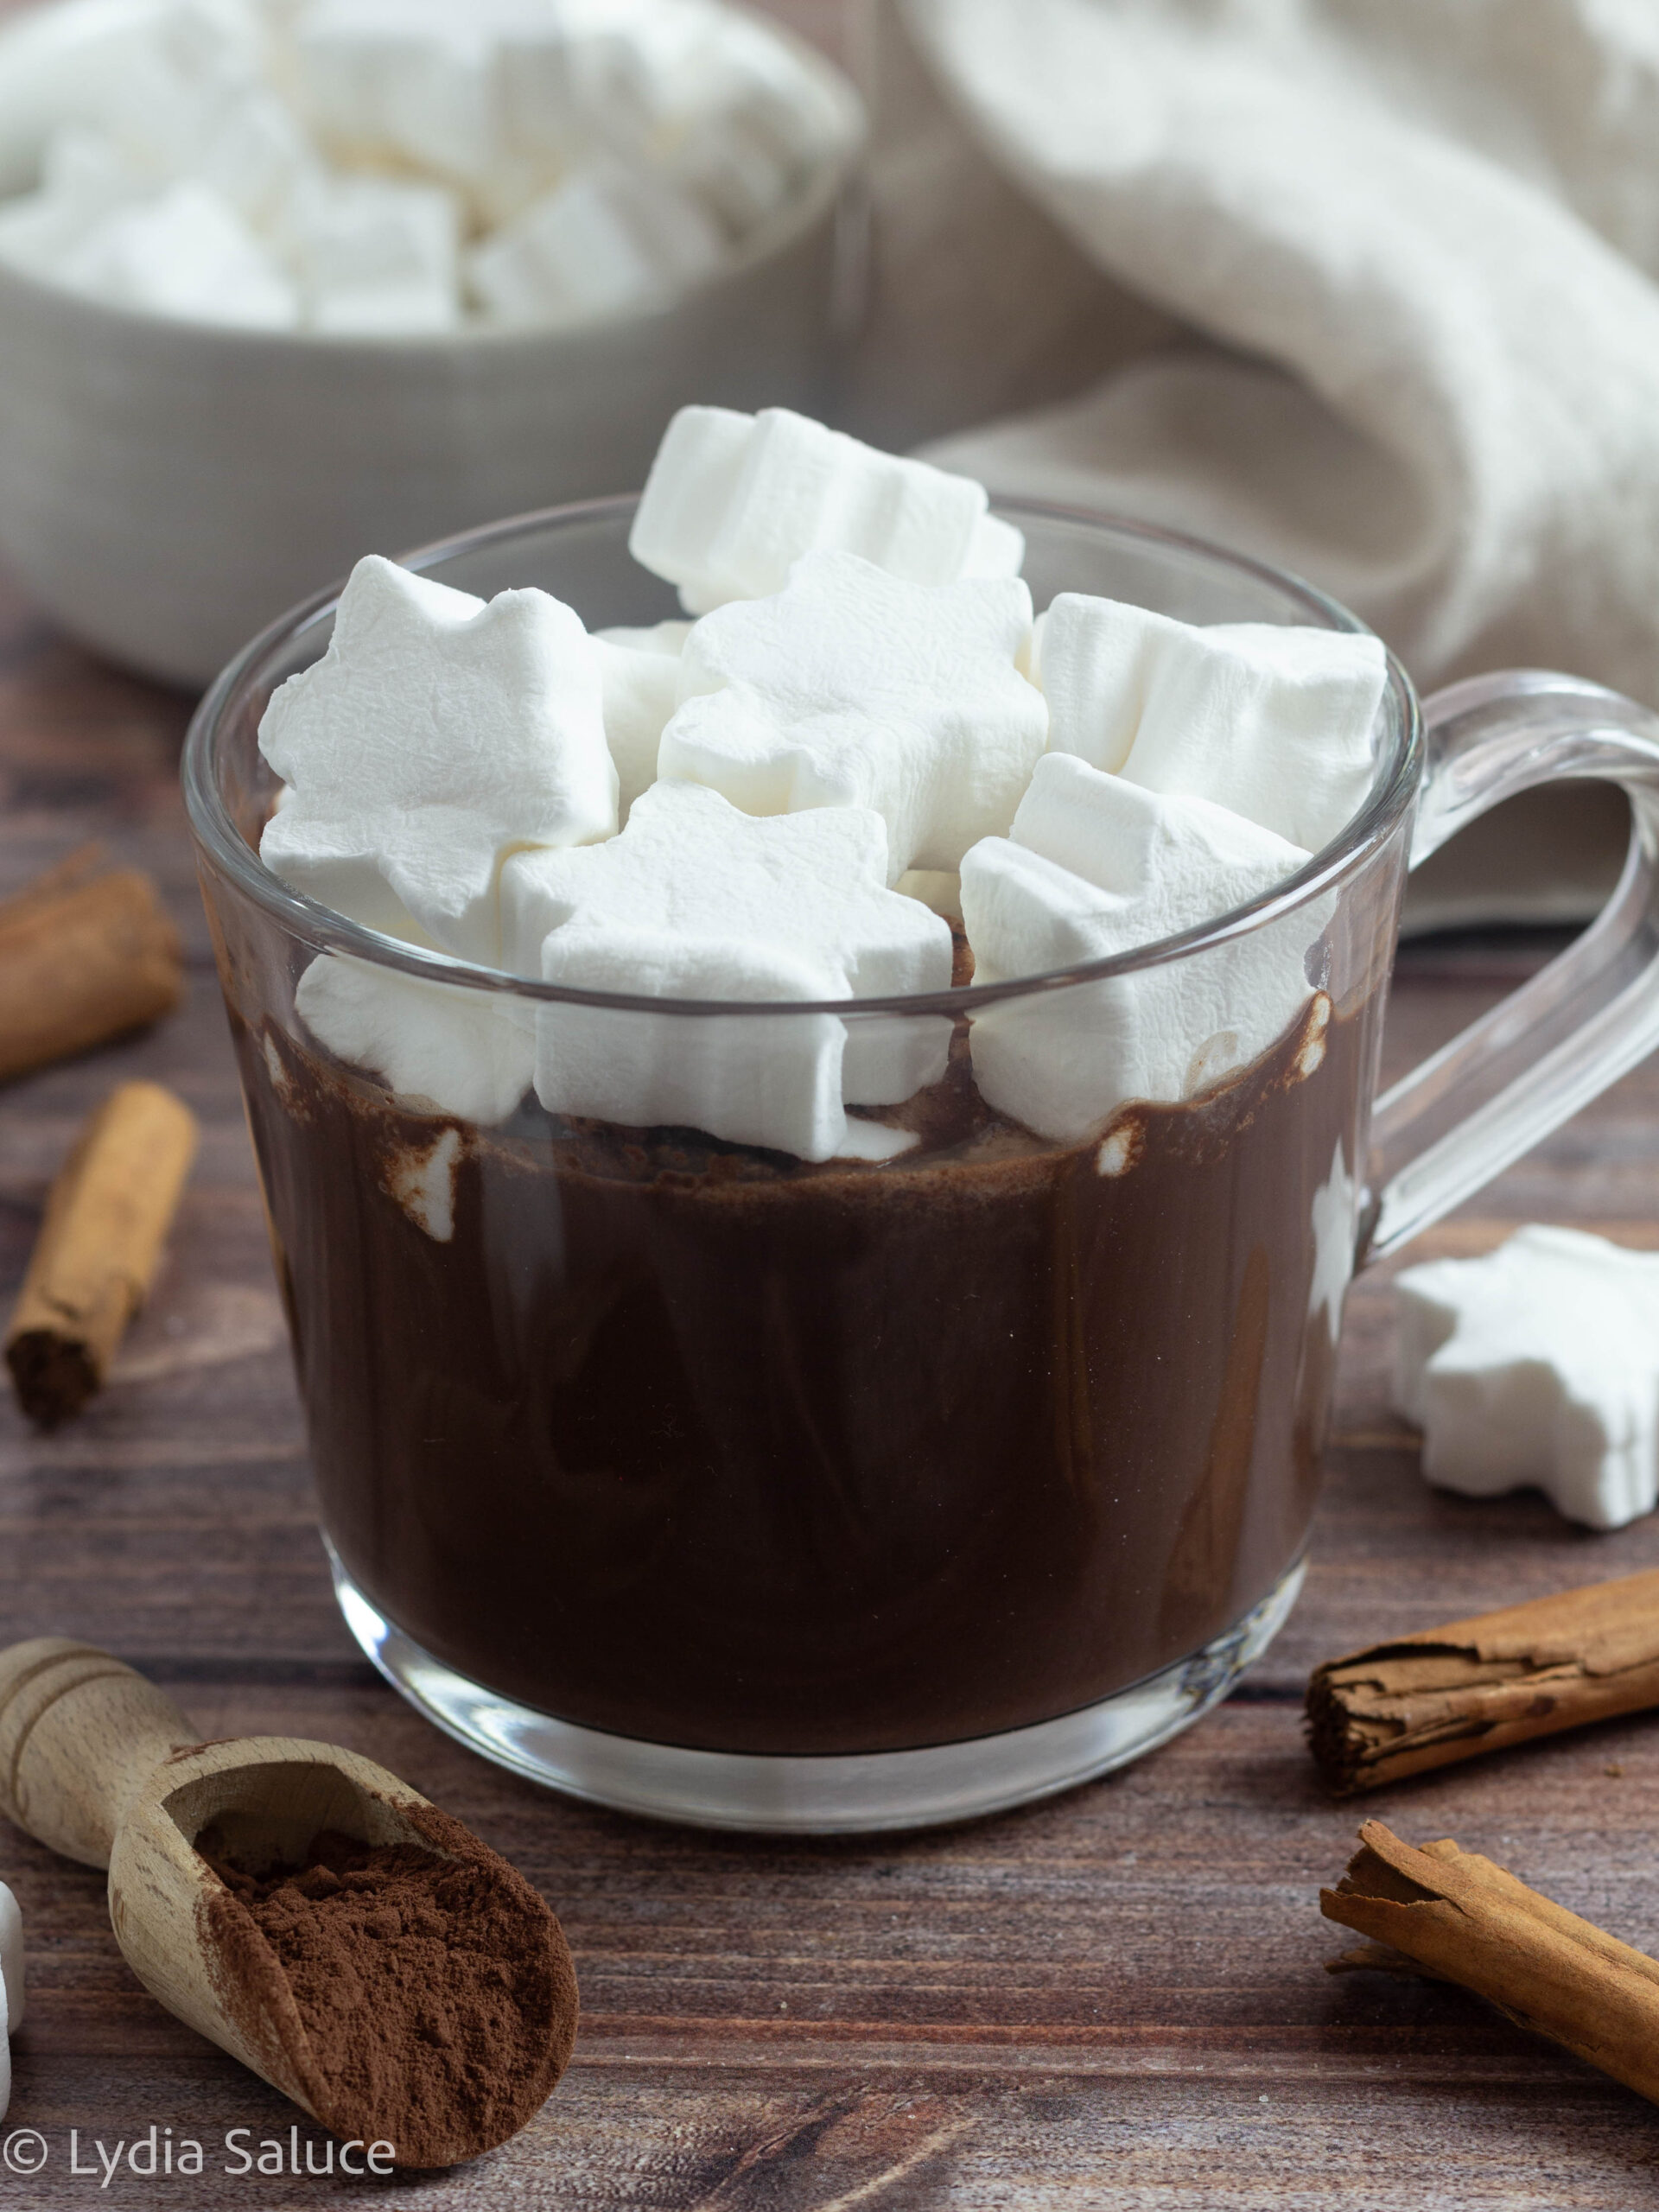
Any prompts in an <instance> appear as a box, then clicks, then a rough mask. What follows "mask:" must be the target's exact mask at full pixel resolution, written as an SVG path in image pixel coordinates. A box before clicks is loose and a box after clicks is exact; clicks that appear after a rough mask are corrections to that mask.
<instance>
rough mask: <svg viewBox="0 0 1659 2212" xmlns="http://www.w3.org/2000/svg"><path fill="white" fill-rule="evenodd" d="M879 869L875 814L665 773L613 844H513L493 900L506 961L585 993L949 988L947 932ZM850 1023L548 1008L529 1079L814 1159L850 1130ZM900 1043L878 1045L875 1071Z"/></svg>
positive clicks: (701, 994) (559, 1096)
mask: <svg viewBox="0 0 1659 2212" xmlns="http://www.w3.org/2000/svg"><path fill="white" fill-rule="evenodd" d="M886 879H887V836H886V830H885V828H884V825H883V823H882V822H881V818H880V816H879V815H876V814H874V813H872V812H871V811H869V810H868V809H865V808H860V807H839V808H834V809H823V810H818V811H817V812H813V813H808V814H798V815H787V816H782V817H775V818H772V819H766V820H756V819H754V818H753V817H750V816H748V815H746V814H743V813H741V812H740V811H739V810H738V809H736V808H735V807H734V806H731V805H729V804H728V803H727V801H726V800H725V799H723V798H721V796H720V795H719V793H718V792H716V791H706V790H704V789H702V787H701V786H700V785H695V784H684V783H676V782H664V783H658V784H655V785H652V788H651V789H650V790H649V791H645V793H644V794H643V795H642V796H641V797H640V798H639V799H638V800H637V801H636V803H635V804H634V808H633V811H632V815H631V816H630V817H629V820H628V826H627V828H626V829H625V830H624V831H623V832H622V833H621V835H620V836H618V837H615V838H613V839H612V840H611V841H610V842H608V843H606V844H603V845H593V846H586V847H583V848H582V849H579V850H575V851H569V852H562V853H555V852H542V853H526V854H519V855H514V856H513V857H512V859H510V860H509V861H507V863H506V865H505V868H504V869H503V871H502V884H501V896H502V909H503V916H504V925H505V931H506V937H507V944H508V951H509V957H510V959H512V962H513V963H514V965H515V966H516V968H517V969H518V972H519V973H521V974H527V975H539V976H542V977H543V979H544V980H545V981H547V982H556V983H562V984H565V985H567V986H569V987H570V988H575V989H579V990H594V991H615V992H623V993H627V994H630V995H637V996H641V997H647V998H662V999H666V1000H684V999H702V1000H736V1001H761V1002H764V1001H767V1000H819V1001H822V1000H836V999H855V998H878V997H887V996H893V995H900V994H911V993H915V992H919V991H942V990H944V989H947V988H949V985H950V930H949V929H948V927H947V926H946V925H945V924H944V922H942V921H941V920H940V919H939V918H938V916H937V915H935V914H931V913H930V912H928V910H927V909H926V908H925V906H921V905H920V904H919V903H918V901H917V900H915V899H906V898H901V897H900V896H899V894H898V893H894V892H891V891H889V890H888V889H887V881H886ZM944 1027H945V1030H946V1032H947V1041H948V1031H949V1024H948V1023H946V1024H944ZM847 1034H848V1033H847V1025H846V1023H845V1022H843V1021H842V1020H841V1019H840V1018H839V1017H838V1016H837V1015H836V1014H781V1015H775V1016H757V1015H746V1014H733V1015H709V1014H673V1013H670V1012H665V1013H664V1014H660V1015H658V1014H633V1013H621V1012H618V1011H617V1010H615V1009H612V1008H605V1007H584V1006H581V1005H573V1004H570V1005H568V1004H560V1003H554V1004H550V1005H543V1006H542V1007H538V1008H537V1056H536V1089H537V1096H539V1097H540V1099H541V1102H542V1103H543V1106H545V1107H546V1108H547V1109H548V1110H549V1111H550V1113H556V1114H565V1115H573V1116H584V1117H586V1116H592V1117H594V1118H597V1119H600V1120H602V1121H607V1122H620V1123H621V1124H623V1125H624V1126H626V1127H645V1128H650V1127H655V1126H658V1125H671V1126H683V1127H687V1128H697V1129H702V1130H706V1131H707V1132H708V1133H709V1135H712V1136H715V1137H718V1138H721V1139H724V1140H725V1141H728V1142H731V1143H735V1144H754V1145H761V1146H765V1147H768V1148H770V1149H772V1150H776V1151H779V1152H787V1153H793V1154H796V1155H797V1156H798V1157H799V1158H801V1159H804V1160H827V1159H829V1158H830V1157H831V1156H832V1155H833V1154H836V1152H837V1151H839V1150H840V1149H841V1148H842V1146H843V1145H844V1143H845V1142H846V1140H847V1119H846V1114H845V1111H844V1106H843V1094H842V1074H843V1070H842V1063H843V1059H844V1057H845V1053H846V1049H847ZM875 1058H877V1059H878V1060H881V1059H883V1058H887V1062H888V1069H887V1071H888V1072H891V1071H892V1070H891V1062H892V1058H893V1056H892V1055H891V1054H890V1053H889V1054H887V1055H884V1054H883V1053H881V1052H878V1053H877V1054H876V1055H875Z"/></svg>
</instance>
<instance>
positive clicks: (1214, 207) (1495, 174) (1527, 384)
mask: <svg viewBox="0 0 1659 2212" xmlns="http://www.w3.org/2000/svg"><path fill="white" fill-rule="evenodd" d="M893 4H894V6H895V7H896V8H897V10H899V14H900V15H901V16H902V22H903V25H904V28H905V30H906V32H907V33H908V37H909V41H912V42H913V46H914V48H915V50H916V52H917V53H918V54H920V55H921V56H922V57H924V59H925V62H926V65H927V67H928V70H929V72H930V73H931V76H932V78H933V79H934V81H935V83H936V85H937V86H938V88H940V89H941V90H942V92H943V93H944V102H943V103H942V104H941V103H940V102H938V100H937V99H935V100H934V102H933V103H932V104H931V105H929V104H928V102H927V101H926V100H925V99H924V98H922V97H920V96H919V95H918V92H917V88H916V86H915V84H914V81H913V71H914V67H915V64H914V60H913V57H910V58H907V57H906V55H905V54H904V53H903V51H902V48H901V46H900V44H899V41H897V40H896V39H895V38H894V36H893V29H894V26H893V23H892V22H888V23H887V26H886V29H885V33H884V35H883V37H882V40H881V50H880V57H879V59H880V72H881V76H880V82H879V83H878V86H877V92H878V99H877V113H878V122H879V124H880V133H879V136H878V143H877V154H876V167H875V172H874V184H875V192H876V200H877V209H878V231H877V258H876V270H877V288H876V289H877V314H876V316H875V321H874V330H873V332H872V334H871V337H870V340H869V341H868V345H867V347H866V350H865V354H864V358H863V359H862V361H861V365H860V372H859V374H858V375H857V376H856V377H855V382H854V386H853V405H854V410H855V413H856V412H860V411H861V414H862V419H863V421H864V422H865V423H868V424H870V425H871V426H872V427H889V426H890V427H893V428H897V429H900V430H901V431H903V432H906V433H908V434H909V435H912V437H914V438H918V439H920V438H926V437H928V436H929V435H930V434H932V436H933V441H934V442H931V443H930V444H929V445H927V447H926V448H925V450H926V451H927V452H928V454H929V457H930V458H932V459H935V460H939V461H944V462H945V463H947V464H948V465H950V466H952V467H960V468H963V469H964V470H967V471H969V472H970V473H972V474H976V475H978V476H981V477H982V478H984V479H985V480H987V481H988V482H989V483H990V485H991V486H992V487H993V488H994V489H995V490H1001V491H1004V492H1010V493H1012V492H1023V493H1032V494H1036V495H1039V496H1047V497H1052V498H1057V499H1070V500H1076V501H1079V502H1081V503H1084V504H1087V505H1096V506H1104V507H1113V508H1117V509H1120V510H1125V511H1128V512H1132V513H1135V514H1138V515H1141V516H1146V517H1149V518H1153V519H1154V520H1161V521H1166V522H1168V523H1171V524H1176V525H1178V526H1180V527H1183V528H1186V529H1192V530H1196V531H1200V532H1202V533H1204V534H1205V535H1208V536H1211V537H1217V538H1219V539H1221V540H1223V541H1224V542H1225V543H1230V544H1232V545H1234V546H1236V547H1238V548H1240V549H1242V550H1246V551H1249V552H1254V553H1256V554H1259V555H1262V556H1265V557H1267V558H1268V559H1270V560H1274V561H1276V562H1279V563H1282V564H1283V565H1285V566H1287V567H1289V568H1291V569H1295V570H1298V571H1299V572H1300V573H1301V574H1303V575H1307V576H1309V577H1311V578H1312V579H1313V581H1315V582H1318V583H1319V584H1321V585H1323V586H1324V587H1325V588H1326V589H1328V590H1330V591H1332V592H1333V593H1335V594H1336V595H1337V596H1338V598H1340V599H1342V600H1344V601H1346V602H1347V603H1348V604H1349V605H1350V606H1351V607H1354V608H1355V610H1356V611H1357V613H1360V614H1361V615H1363V617H1364V618H1365V619H1366V620H1368V621H1370V623H1372V624H1373V625H1374V626H1376V628H1377V629H1378V630H1379V631H1380V632H1382V634H1383V636H1384V637H1385V638H1386V639H1388V640H1389V643H1390V644H1392V645H1395V647H1396V649H1397V650H1398V651H1399V652H1401V654H1402V658H1404V659H1405V660H1406V662H1407V664H1408V666H1409V667H1410V668H1411V670H1412V671H1413V673H1414V676H1415V677H1416V678H1417V679H1418V681H1419V683H1421V684H1422V685H1423V686H1424V687H1425V688H1427V687H1428V686H1431V685H1433V684H1437V683H1443V682H1445V681H1446V680H1448V679H1450V678H1452V677H1455V676H1459V675H1463V674H1467V673H1470V672H1471V671H1476V670H1479V669H1486V668H1492V667H1497V666H1502V665H1504V664H1517V663H1524V664H1534V665H1537V664H1545V665H1554V666H1557V667H1560V668H1565V669H1568V670H1571V671H1575V672H1578V673H1580V674H1584V675H1587V676H1592V677H1597V678H1599V680H1600V681H1602V682H1604V683H1611V684H1613V685H1616V686H1617V687H1618V688H1619V689H1620V690H1627V691H1629V692H1630V693H1632V694H1633V695H1634V696H1637V697H1638V698H1643V699H1646V700H1649V701H1650V702H1655V703H1659V283H1656V278H1659V6H1656V5H1655V4H1653V0H893ZM907 69H908V70H909V71H910V72H912V76H911V78H910V79H906V70H907ZM953 113H954V117H955V118H957V119H956V120H953ZM964 126H965V128H964ZM988 170H989V171H991V172H994V173H995V174H994V175H988ZM1022 203H1023V205H1022ZM1011 260H1012V262H1013V264H1014V265H1013V266H1010V265H1009V264H1010V261H1011ZM1096 271H1097V272H1099V278H1100V280H1101V281H1099V282H1096V279H1095V277H1094V273H1093V272H1096ZM923 362H927V363H930V364H931V376H930V375H929V374H928V373H926V372H924V371H923V370H922V368H921V364H922V363H923ZM1103 370H1107V371H1109V373H1107V374H1105V375H1104V376H1102V375H1101V372H1102V371H1103ZM906 372H908V378H907V376H906ZM1085 387H1086V388H1085ZM1068 390H1069V391H1071V393H1072V394H1073V395H1076V394H1077V393H1078V392H1079V391H1081V396H1080V397H1077V396H1073V397H1069V398H1065V399H1062V400H1060V401H1059V403H1058V404H1046V405H1045V404H1041V403H1043V402H1046V401H1050V402H1052V401H1053V400H1054V398H1055V396H1056V394H1057V393H1058V392H1061V391H1068ZM1033 401H1034V402H1036V403H1038V406H1037V411H1034V412H1027V413H1024V414H1016V415H1014V416H1011V417H1008V416H1003V418H1002V419H996V420H993V421H991V422H990V423H979V424H976V426H974V427H971V428H970V427H967V426H968V425H969V423H972V422H973V418H974V416H975V413H976V411H977V412H978V413H979V414H980V415H981V416H983V415H987V414H997V413H998V412H999V410H1007V409H1008V408H1011V407H1012V408H1019V407H1020V406H1022V405H1023V406H1026V407H1027V408H1029V407H1030V405H1031V404H1032V403H1033ZM930 414H931V420H930V419H929V416H930ZM884 418H885V419H884ZM941 432H944V433H948V434H949V435H945V436H944V438H943V440H942V441H941V440H940V438H939V436H938V434H939V433H941ZM1599 818H1600V819H1601V820H1603V821H1604V822H1605V821H1606V820H1607V819H1608V817H1607V816H1606V814H1605V810H1604V812H1603V814H1602V816H1601V817H1599ZM1471 857H1472V856H1471ZM1498 865H1499V869H1500V874H1503V873H1506V871H1503V868H1502V864H1501V856H1500V857H1499V861H1498ZM1556 890H1557V893H1559V891H1560V887H1559V886H1557V887H1556ZM1504 903H1505V894H1504V891H1503V886H1502V884H1501V883H1500V884H1499V885H1498V887H1497V891H1496V893H1495V898H1489V899H1488V900H1487V904H1488V906H1493V905H1494V904H1495V905H1496V906H1497V908H1502V907H1503V905H1504ZM1517 903H1519V904H1522V905H1524V904H1526V903H1527V902H1526V901H1524V900H1521V901H1518V902H1517ZM1574 903H1575V902H1574V900H1573V898H1571V897H1567V898H1566V899H1562V898H1561V897H1560V896H1557V897H1556V898H1555V900H1554V905H1555V907H1556V909H1558V910H1560V911H1567V910H1570V909H1571V908H1572V907H1573V906H1574ZM1577 903H1578V904H1579V905H1580V906H1582V905H1583V904H1584V903H1585V901H1584V899H1580V900H1578V902H1577ZM1546 904H1547V905H1548V899H1546Z"/></svg>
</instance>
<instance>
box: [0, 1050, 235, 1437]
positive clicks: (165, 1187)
mask: <svg viewBox="0 0 1659 2212" xmlns="http://www.w3.org/2000/svg"><path fill="white" fill-rule="evenodd" d="M195 1151H196V1118H195V1116H194V1114H192V1113H191V1111H190V1109H189V1108H188V1106H186V1105H185V1104H184V1103H183V1102H182V1101H181V1100H180V1099H178V1098H175V1096H173V1093H172V1092H171V1091H170V1090H162V1087H161V1085H160V1084H155V1083H124V1084H122V1085H121V1087H120V1089H119V1090H116V1091H113V1092H111V1095H110V1096H109V1097H108V1098H107V1099H105V1102H104V1103H103V1105H102V1106H100V1107H99V1109H98V1111H97V1113H96V1114H94V1115H93V1116H92V1119H91V1121H90V1122H87V1124H86V1128H84V1129H83V1130H82V1132H81V1134H80V1136H79V1139H78V1141H77V1142H76V1144H75V1147H74V1150H73V1152H72V1153H71V1154H70V1155H69V1158H68V1160H67V1161H66V1162H65V1164H64V1166H63V1169H62V1171H61V1173H60V1174H59V1176H58V1179H57V1180H56V1181H55V1182H54V1184H53V1185H52V1188H51V1191H50V1192H49V1193H48V1198H47V1202H46V1215H45V1218H44V1219H43V1221H42V1222H41V1233H40V1237H39V1240H38V1242H37V1243H36V1244H35V1251H34V1255H33V1257H32V1258H31V1259H30V1261H29V1273H28V1274H27V1275H26V1276H25V1277H24V1279H23V1287H22V1294H21V1295H20V1296H19V1298H18V1300H17V1306H16V1312H15V1313H13V1315H12V1317H11V1325H10V1328H9V1329H8V1330H7V1332H6V1363H7V1365H8V1366H9V1367H10V1370H11V1377H12V1382H13V1383H14V1385H15V1387H16V1392H17V1398H18V1402H19V1403H20V1404H21V1405H22V1408H23V1411H24V1412H25V1413H26V1414H28V1415H29V1418H30V1420H32V1421H39V1422H40V1423H41V1425H42V1426H43V1427H50V1426H51V1425H52V1424H53V1423H54V1422H55V1421H61V1420H63V1419H64V1418H65V1417H66V1415H67V1414H73V1413H76V1412H79V1409H80V1408H81V1407H82V1406H83V1405H85V1403H86V1401H87V1399H88V1398H90V1397H91V1396H92V1393H93V1392H94V1391H95V1390H96V1389H99V1386H100V1384H101V1383H103V1380H104V1377H105V1374H106V1373H107V1372H108V1370H109V1364H110V1361H111V1357H112V1356H113V1354H114V1351H115V1348H116V1346H117V1344H119V1342H120V1341H121V1338H122V1335H123V1333H124V1331H125V1329H126V1326H127V1324H128V1323H129V1321H130V1320H131V1319H132V1317H133V1315H134V1314H135V1313H137V1310H138V1308H139V1306H141V1305H142V1304H143V1300H144V1294H145V1293H146V1292H147V1291H148V1290H149V1285H150V1281H151V1280H152V1278H153V1277H154V1275H155V1273H156V1264H157V1262H159V1260H160V1258H161V1255H162V1243H163V1241H164V1239H165V1238H166V1236H167V1231H168V1225H169V1224H170V1223H171V1221H172V1219H173V1214H174V1211H175V1208H176V1206H177V1205H178V1202H179V1193H180V1192H181V1191H182V1189H183V1188H184V1180H185V1177H186V1176H187V1175H188V1173H189V1172H190V1163H191V1161H192V1160H194V1157H195Z"/></svg>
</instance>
